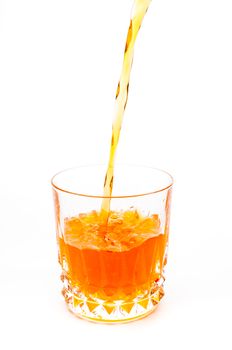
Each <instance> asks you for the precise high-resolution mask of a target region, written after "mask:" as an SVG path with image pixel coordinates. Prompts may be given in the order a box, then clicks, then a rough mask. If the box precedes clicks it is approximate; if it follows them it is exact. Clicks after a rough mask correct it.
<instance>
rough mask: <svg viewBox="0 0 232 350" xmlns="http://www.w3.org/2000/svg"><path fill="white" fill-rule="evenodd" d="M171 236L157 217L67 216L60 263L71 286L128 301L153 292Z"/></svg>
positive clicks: (133, 214) (127, 213)
mask: <svg viewBox="0 0 232 350" xmlns="http://www.w3.org/2000/svg"><path fill="white" fill-rule="evenodd" d="M166 241H167V235H166V234H164V233H162V232H160V221H159V218H158V216H157V215H151V216H149V217H143V216H142V215H140V214H138V212H137V211H132V210H130V211H125V212H110V215H109V219H108V223H107V224H106V223H105V221H102V216H101V215H100V213H97V212H96V211H93V212H91V213H88V214H80V215H79V216H78V217H73V218H67V219H66V220H65V226H64V238H59V240H58V243H59V248H60V262H61V264H62V266H63V269H64V270H65V271H66V273H67V275H66V277H67V278H68V280H69V281H70V283H71V285H72V287H74V288H75V287H77V288H78V289H80V290H81V291H82V293H84V294H85V295H86V296H92V297H95V298H99V299H107V300H111V299H112V300H115V299H117V300H127V299H131V298H133V297H136V295H141V294H144V293H146V291H149V289H150V287H151V285H152V283H154V281H158V280H159V279H160V277H161V274H162V268H163V264H164V255H165V247H166Z"/></svg>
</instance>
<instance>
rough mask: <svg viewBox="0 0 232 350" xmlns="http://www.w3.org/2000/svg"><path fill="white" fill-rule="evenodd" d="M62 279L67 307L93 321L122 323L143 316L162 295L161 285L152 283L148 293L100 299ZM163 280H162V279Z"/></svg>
mask: <svg viewBox="0 0 232 350" xmlns="http://www.w3.org/2000/svg"><path fill="white" fill-rule="evenodd" d="M61 279H62V281H63V289H62V294H63V296H64V298H65V301H66V304H67V306H68V309H69V310H70V311H71V312H72V313H73V314H74V315H76V316H78V317H80V318H84V319H87V320H89V321H94V322H104V323H117V322H118V323H123V322H130V321H133V320H136V319H139V318H143V317H145V316H147V315H149V314H150V313H151V312H153V311H154V310H155V309H156V307H157V305H158V303H159V302H160V300H161V299H162V297H163V296H164V290H163V286H162V285H161V284H160V283H159V285H158V284H157V283H154V285H153V286H152V288H151V290H150V292H149V293H147V294H146V295H139V296H137V297H136V298H134V299H131V300H126V301H123V300H114V301H108V300H102V299H98V298H92V297H90V296H88V297H87V296H85V295H84V294H83V293H81V292H80V291H77V290H76V288H75V290H72V287H71V286H70V285H69V283H68V279H66V278H64V275H62V276H61ZM162 282H163V281H162Z"/></svg>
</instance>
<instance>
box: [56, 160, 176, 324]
mask: <svg viewBox="0 0 232 350" xmlns="http://www.w3.org/2000/svg"><path fill="white" fill-rule="evenodd" d="M105 172H106V166H104V165H89V166H80V167H76V168H72V169H68V170H65V171H62V172H60V173H58V174H56V175H55V176H54V177H53V178H52V189H53V195H54V204H55V218H56V233H57V243H58V252H59V253H58V254H59V263H60V266H61V270H62V272H61V280H62V283H63V289H62V294H63V296H64V299H65V301H66V303H67V306H68V308H69V309H70V310H71V311H72V312H73V313H74V314H75V315H77V316H79V317H81V318H85V319H89V320H92V321H99V322H109V323H111V322H126V321H130V320H134V319H137V318H141V317H144V316H146V315H148V314H149V313H151V312H152V311H153V310H154V309H155V308H156V306H157V305H158V303H159V302H160V300H161V299H162V297H163V295H164V289H163V283H164V268H165V265H166V262H167V247H168V237H169V221H170V202H171V193H172V185H173V180H172V177H171V175H169V174H168V173H167V172H165V171H162V170H159V169H155V168H150V167H144V166H135V165H119V164H117V165H116V167H115V169H114V172H115V173H114V174H115V175H114V187H113V193H112V197H111V198H110V213H109V216H108V219H107V220H106V219H105V216H104V219H103V218H102V216H101V205H102V201H103V199H104V197H103V195H102V193H103V182H104V176H105Z"/></svg>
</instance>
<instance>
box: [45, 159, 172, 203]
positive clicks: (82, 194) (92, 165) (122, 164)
mask: <svg viewBox="0 0 232 350" xmlns="http://www.w3.org/2000/svg"><path fill="white" fill-rule="evenodd" d="M117 165H119V166H129V167H137V168H147V169H151V170H155V171H158V172H160V173H163V174H166V175H168V177H169V180H170V183H169V185H167V186H165V187H161V188H160V189H158V190H154V191H149V192H145V193H138V194H132V195H123V196H116V195H113V196H104V195H91V194H84V193H78V192H72V191H69V190H65V189H64V188H61V187H60V186H57V185H56V184H55V182H54V180H55V178H56V177H57V176H59V175H60V174H63V173H65V172H68V171H71V170H75V169H79V168H88V167H99V166H106V165H105V164H101V163H100V164H87V165H78V166H74V167H71V168H66V169H64V170H61V171H59V172H57V173H55V175H53V176H52V178H51V185H52V188H53V189H55V190H58V191H61V192H63V193H67V194H71V195H74V196H79V197H87V198H100V199H104V198H111V199H114V198H135V197H143V196H148V195H152V194H156V193H160V192H163V191H166V190H168V189H170V188H172V186H173V183H174V179H173V176H172V175H171V174H170V173H169V172H167V171H165V170H163V169H159V168H155V167H152V166H148V165H138V164H129V163H117V164H116V166H117Z"/></svg>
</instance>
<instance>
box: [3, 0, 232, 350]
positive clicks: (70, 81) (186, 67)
mask: <svg viewBox="0 0 232 350" xmlns="http://www.w3.org/2000/svg"><path fill="white" fill-rule="evenodd" d="M97 5H98V6H97ZM131 5H132V0H107V1H106V0H104V1H103V0H99V1H96V0H91V1H90V0H89V1H80V0H76V1H74V0H66V1H64V0H63V1H61V0H56V1H55V0H40V1H37V0H21V1H17V0H0V117H1V128H0V150H1V158H0V167H1V168H0V196H1V197H0V223H1V244H0V247H1V253H0V270H1V275H0V319H1V328H0V329H1V337H0V342H1V343H2V344H1V349H4V350H5V349H16V348H17V349H26V350H27V349H46V348H48V347H50V348H54V349H68V348H72V349H78V348H79V349H80V348H83V349H86V348H88V347H89V348H91V347H92V348H94V349H109V348H111V349H118V348H119V347H120V346H121V348H122V349H124V348H127V347H128V348H136V349H137V348H138V349H139V348H143V347H145V346H147V347H148V346H149V348H154V349H156V348H157V349H158V348H159V349H171V348H179V349H208V348H215V349H231V348H232V339H231V337H232V335H231V327H232V326H231V315H232V258H231V256H232V254H231V250H232V229H231V217H232V204H231V200H232V188H231V179H232V167H231V149H232V141H231V118H232V100H231V96H232V45H231V43H232V21H231V13H232V3H231V0H195V1H186V0H176V1H171V0H165V1H164V0H153V3H152V6H151V8H150V10H149V12H148V14H147V16H146V19H145V22H144V26H143V27H142V30H141V33H140V35H139V38H138V42H137V46H136V52H135V59H134V66H133V73H132V78H131V88H130V98H129V102H128V109H127V112H126V115H125V122H124V125H123V130H122V135H121V140H120V145H119V149H118V154H117V156H118V161H123V162H130V163H136V164H147V165H153V166H156V167H159V168H163V169H166V170H168V171H169V172H170V173H172V174H173V176H174V178H175V187H174V196H173V205H172V220H171V239H170V249H169V261H168V271H167V281H166V296H165V298H164V299H163V301H162V303H161V304H160V306H159V308H158V309H157V311H156V312H155V313H154V314H152V315H151V316H150V317H148V318H146V319H144V320H141V321H137V322H134V323H131V324H126V325H118V326H107V325H98V324H92V323H89V322H86V321H82V320H79V319H77V318H75V317H74V316H72V315H71V314H70V313H69V312H68V311H67V310H66V308H65V305H64V302H63V300H62V297H61V295H60V287H61V286H60V283H59V269H58V266H57V265H58V264H57V253H56V242H55V227H54V219H53V203H52V196H51V190H50V178H51V176H52V175H53V174H54V173H55V172H57V171H59V170H61V169H64V168H66V167H71V166H75V165H77V164H83V163H98V162H106V160H107V157H108V149H109V140H110V133H111V123H112V118H113V107H114V94H115V89H116V86H117V80H118V77H119V74H120V67H121V62H122V53H123V48H124V41H125V37H126V31H127V26H128V22H129V14H130V8H131Z"/></svg>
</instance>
